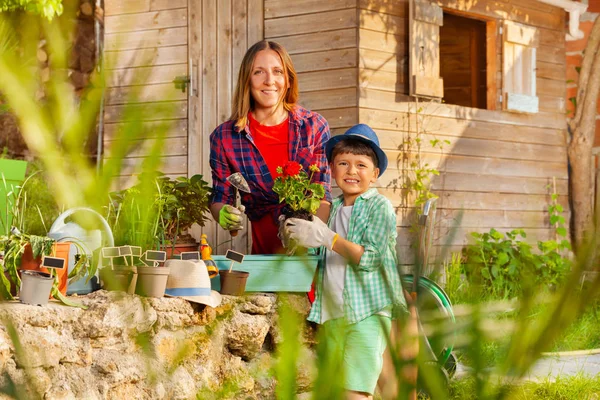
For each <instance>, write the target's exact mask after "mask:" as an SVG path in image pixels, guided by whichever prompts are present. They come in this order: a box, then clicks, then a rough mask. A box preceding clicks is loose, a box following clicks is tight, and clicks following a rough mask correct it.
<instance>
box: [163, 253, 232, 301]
mask: <svg viewBox="0 0 600 400" xmlns="http://www.w3.org/2000/svg"><path fill="white" fill-rule="evenodd" d="M165 267H169V268H171V273H170V274H169V279H168V280H167V289H166V290H165V296H169V297H181V298H182V299H186V300H188V301H192V302H194V303H200V304H206V305H209V306H211V307H217V306H218V305H219V304H221V294H220V293H219V292H217V291H215V290H211V289H210V278H209V277H208V270H207V269H206V264H204V262H203V261H202V260H167V261H166V262H165Z"/></svg>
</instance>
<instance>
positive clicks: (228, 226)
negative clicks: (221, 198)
mask: <svg viewBox="0 0 600 400" xmlns="http://www.w3.org/2000/svg"><path fill="white" fill-rule="evenodd" d="M219 225H221V228H223V229H225V230H226V231H237V230H240V229H243V228H244V227H243V226H242V211H240V210H239V209H237V208H235V207H233V206H230V205H229V204H225V205H224V206H223V207H221V210H220V211H219Z"/></svg>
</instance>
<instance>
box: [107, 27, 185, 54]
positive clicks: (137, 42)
mask: <svg viewBox="0 0 600 400" xmlns="http://www.w3.org/2000/svg"><path fill="white" fill-rule="evenodd" d="M182 44H187V27H179V28H166V29H151V30H147V31H139V32H128V33H113V34H108V35H105V36H104V49H105V50H106V51H118V50H133V49H143V48H148V47H167V46H178V45H182Z"/></svg>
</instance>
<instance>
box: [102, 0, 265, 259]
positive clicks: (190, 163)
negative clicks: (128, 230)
mask: <svg viewBox="0 0 600 400" xmlns="http://www.w3.org/2000/svg"><path fill="white" fill-rule="evenodd" d="M105 9H106V11H105V12H106V22H105V24H106V31H105V49H106V71H107V86H108V89H107V91H106V108H105V113H104V122H105V137H104V146H105V149H106V155H105V157H110V155H111V153H112V150H111V147H112V145H113V144H114V141H115V140H116V138H117V137H118V135H119V129H120V128H122V127H124V126H125V121H126V120H127V119H128V118H136V119H139V120H141V122H140V124H141V125H142V127H143V128H144V132H143V134H142V137H144V138H145V139H149V138H150V139H151V138H152V137H155V136H156V132H157V126H158V125H160V124H162V123H165V122H166V123H168V128H167V130H166V135H165V136H166V137H165V142H164V150H163V151H162V156H161V161H162V166H161V167H160V168H159V169H160V170H162V171H163V172H164V173H166V174H167V175H169V176H171V177H176V176H182V175H183V176H186V175H187V176H192V175H194V174H202V175H203V176H204V179H205V180H206V181H207V182H209V183H211V182H212V180H211V173H210V166H209V163H208V158H209V135H210V133H211V132H212V131H213V130H214V129H215V128H216V127H217V126H218V125H219V124H220V123H222V122H224V121H225V120H226V119H227V118H228V117H229V116H230V114H231V101H232V96H233V90H234V88H235V84H236V82H237V74H238V70H239V65H240V64H241V61H242V58H243V56H244V54H245V52H246V50H247V49H248V47H249V46H251V45H252V44H253V43H255V42H257V41H259V40H261V39H262V38H263V22H264V20H263V14H264V9H263V0H169V1H166V0H106V4H105ZM186 75H190V76H191V78H192V79H191V80H192V83H191V86H192V92H190V91H189V87H188V90H186V91H185V92H183V91H182V90H180V89H175V86H174V84H173V80H174V79H175V77H176V76H186ZM125 102H128V103H130V106H129V107H128V109H129V110H130V109H132V108H133V109H134V111H135V110H137V111H139V112H138V113H132V112H131V111H126V108H125ZM153 105H160V106H165V105H166V106H168V107H169V106H170V107H172V108H171V109H169V110H168V112H165V111H161V112H156V110H154V109H152V106H153ZM132 114H133V115H134V116H131V117H128V116H130V115H132ZM121 134H122V132H121ZM142 142H143V141H140V146H139V147H137V148H136V149H134V150H133V151H132V152H131V153H129V154H128V155H127V156H126V157H125V160H124V163H123V166H124V168H123V170H122V171H121V178H122V179H121V187H124V186H125V187H126V186H129V185H131V184H133V183H135V177H134V176H132V175H131V174H134V173H137V172H139V168H140V165H141V162H142V160H143V159H144V157H146V156H148V155H149V151H150V146H151V142H152V141H151V140H145V143H144V144H142ZM192 233H193V234H194V236H195V237H197V238H198V237H199V235H200V234H201V233H206V234H207V235H208V241H209V243H211V244H212V245H213V247H215V248H214V249H213V250H214V252H215V254H223V253H224V252H225V250H226V249H227V248H231V247H233V248H234V249H235V250H238V251H249V245H250V238H249V234H248V233H249V229H248V225H247V222H246V229H244V230H242V231H240V234H239V235H238V236H237V238H236V239H235V241H234V242H233V243H231V242H229V243H225V242H227V240H228V239H230V235H229V233H227V232H225V231H223V230H222V229H221V228H220V227H219V226H218V225H217V224H216V223H215V222H213V221H212V218H211V221H210V222H209V223H208V224H207V225H206V226H205V227H204V228H202V229H193V232H192ZM219 244H222V245H221V246H220V247H218V248H217V245H219Z"/></svg>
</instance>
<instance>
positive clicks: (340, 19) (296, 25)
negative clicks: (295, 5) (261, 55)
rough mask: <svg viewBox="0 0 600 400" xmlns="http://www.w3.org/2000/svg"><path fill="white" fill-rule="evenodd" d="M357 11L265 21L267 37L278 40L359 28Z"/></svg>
mask: <svg viewBox="0 0 600 400" xmlns="http://www.w3.org/2000/svg"><path fill="white" fill-rule="evenodd" d="M356 14H357V13H356V10H355V9H347V10H337V11H326V12H321V13H318V14H317V13H314V14H307V15H297V16H291V17H283V18H277V19H268V20H266V21H265V25H264V28H265V37H266V38H269V39H270V38H276V37H280V36H290V35H299V34H302V33H313V32H323V31H333V30H338V29H344V28H355V27H357V26H358V22H357V19H356ZM319 20H320V21H327V23H326V24H320V23H315V21H319Z"/></svg>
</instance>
